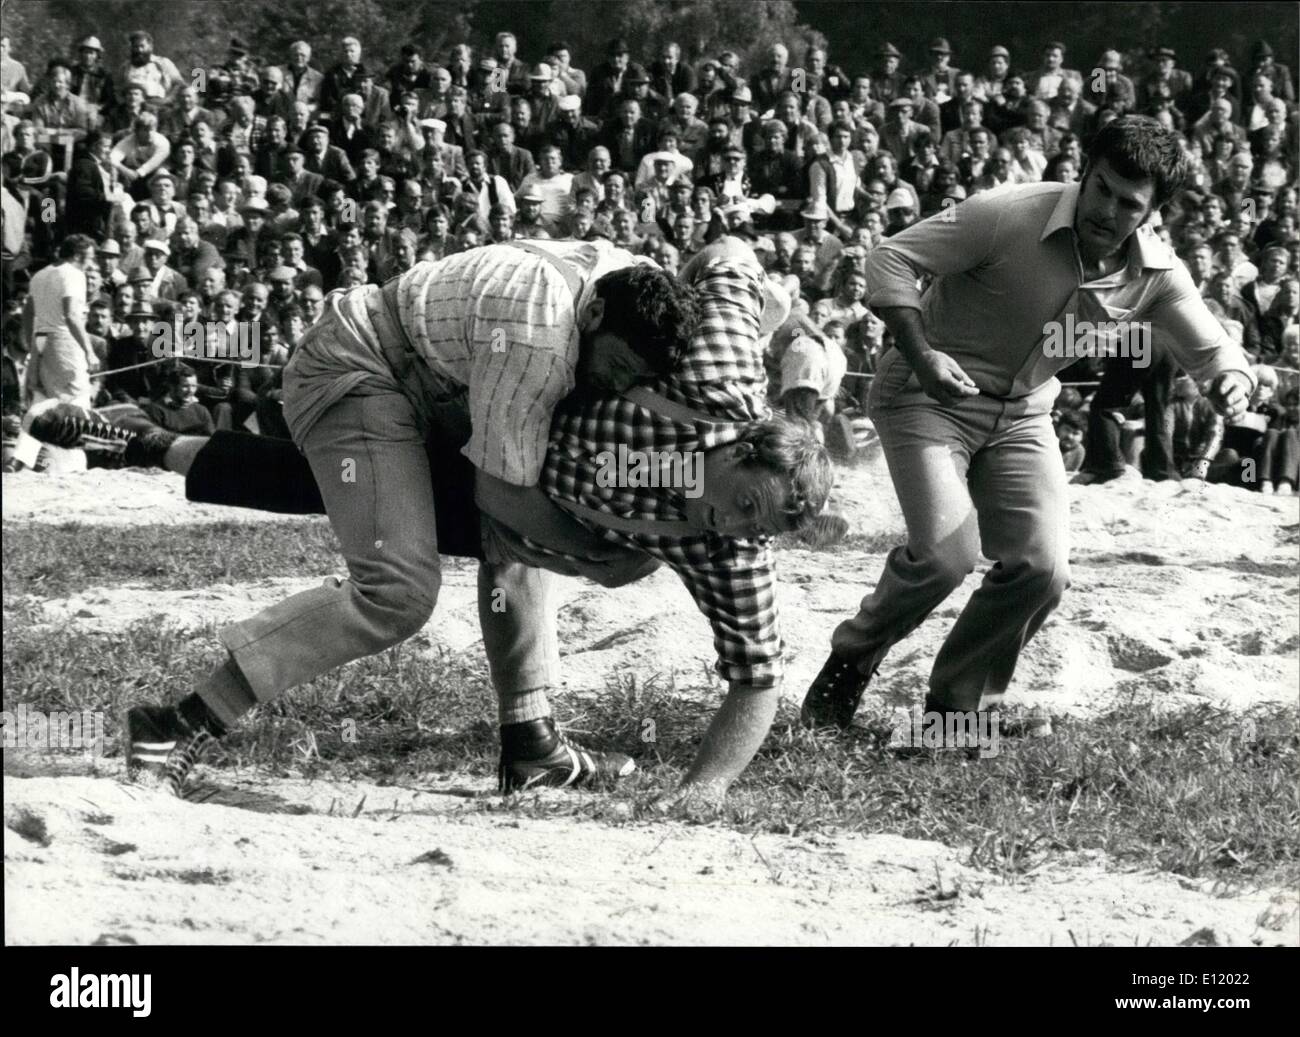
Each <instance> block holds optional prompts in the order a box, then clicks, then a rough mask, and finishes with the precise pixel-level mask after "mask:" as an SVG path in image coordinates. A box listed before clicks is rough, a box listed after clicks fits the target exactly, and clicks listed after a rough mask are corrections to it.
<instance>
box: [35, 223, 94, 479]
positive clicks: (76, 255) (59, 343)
mask: <svg viewBox="0 0 1300 1037" xmlns="http://www.w3.org/2000/svg"><path fill="white" fill-rule="evenodd" d="M94 263H95V239H94V238H91V237H89V236H88V235H85V234H71V235H69V236H68V237H66V238H64V239H63V241H62V242H60V243H59V249H58V262H56V263H53V264H51V265H50V266H47V267H45V268H44V269H42V270H39V271H37V272H36V273H35V274H33V275H32V279H31V287H30V289H29V294H28V296H27V300H26V302H25V303H24V304H23V338H24V340H25V341H26V342H27V343H28V347H29V352H28V355H29V357H30V358H31V359H30V360H29V361H28V365H27V376H26V381H27V393H28V398H29V399H30V400H31V401H32V403H33V404H37V403H41V402H43V401H47V400H50V401H57V402H60V403H72V404H75V405H76V406H79V407H84V408H88V407H89V406H90V403H91V399H92V397H93V395H94V388H93V386H92V384H91V381H90V373H91V370H92V369H93V368H94V367H97V366H98V358H97V357H96V356H95V353H94V348H93V346H92V345H91V340H90V336H89V335H88V334H87V333H86V324H85V321H86V271H87V270H89V269H90V268H91V267H92V266H93V265H94ZM16 456H17V457H18V458H19V459H20V460H22V461H23V462H24V463H25V464H29V465H30V464H33V463H34V462H35V460H36V458H35V451H34V450H33V449H32V448H31V446H28V447H27V448H26V449H23V448H22V447H21V446H20V448H18V450H17V453H16ZM29 457H30V460H29Z"/></svg>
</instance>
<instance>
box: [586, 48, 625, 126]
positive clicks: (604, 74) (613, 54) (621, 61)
mask: <svg viewBox="0 0 1300 1037" xmlns="http://www.w3.org/2000/svg"><path fill="white" fill-rule="evenodd" d="M630 50H631V48H629V47H628V45H627V40H625V39H622V38H619V39H613V40H610V41H609V45H608V46H607V47H606V48H605V54H606V57H605V60H604V61H602V62H601V63H600V64H599V65H597V66H596V67H595V68H594V69H592V70H591V82H590V84H589V85H588V87H587V95H586V97H584V98H583V110H584V111H585V112H586V114H587V115H588V116H589V117H590V118H592V119H603V118H604V117H605V113H606V111H607V110H608V108H609V105H610V102H611V101H613V100H614V98H615V97H618V96H619V95H620V94H622V93H623V78H624V76H625V75H626V74H627V71H628V65H629V63H630V62H629V58H628V55H629V53H630Z"/></svg>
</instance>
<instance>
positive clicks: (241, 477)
mask: <svg viewBox="0 0 1300 1037" xmlns="http://www.w3.org/2000/svg"><path fill="white" fill-rule="evenodd" d="M459 447H460V444H459V443H455V442H448V441H445V440H442V439H430V440H429V441H428V442H427V443H426V444H425V448H426V450H427V451H428V454H429V467H430V472H431V474H432V479H433V496H434V502H435V504H436V509H435V513H434V514H435V518H436V525H437V532H438V553H439V554H443V555H455V556H457V557H461V558H479V559H481V558H482V557H483V547H482V542H481V539H480V536H479V511H478V507H477V505H475V503H474V466H473V465H472V464H471V463H470V461H469V459H468V458H467V457H465V456H464V455H463V454H462V453H460V449H459ZM185 497H186V499H187V500H191V501H195V502H196V503H199V504H225V505H227V506H228V507H234V508H253V509H255V510H257V511H273V512H277V513H279V514H282V515H324V514H325V504H324V502H323V501H322V500H321V495H320V487H319V486H318V485H317V484H316V477H315V475H313V474H312V470H311V465H310V464H308V463H307V458H306V457H304V456H303V454H302V453H301V452H300V451H299V450H298V448H297V447H296V446H294V444H293V443H292V441H290V440H288V439H273V438H271V437H270V436H255V435H253V434H252V433H250V432H226V431H219V432H216V433H214V434H213V436H212V437H211V438H210V439H209V440H208V441H207V443H206V444H205V445H204V447H203V449H202V450H200V451H199V452H198V454H197V455H195V458H194V463H193V465H191V466H190V470H189V472H188V473H187V474H186V476H185Z"/></svg>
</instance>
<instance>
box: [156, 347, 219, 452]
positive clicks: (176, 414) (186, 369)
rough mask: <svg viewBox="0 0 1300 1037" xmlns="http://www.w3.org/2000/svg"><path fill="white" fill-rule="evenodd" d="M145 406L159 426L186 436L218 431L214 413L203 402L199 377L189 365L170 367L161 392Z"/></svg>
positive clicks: (164, 377)
mask: <svg viewBox="0 0 1300 1037" xmlns="http://www.w3.org/2000/svg"><path fill="white" fill-rule="evenodd" d="M141 409H142V410H143V411H144V412H145V414H146V415H148V417H149V420H150V421H152V422H153V423H154V424H155V425H158V426H160V427H161V428H165V429H168V430H169V431H171V432H177V433H180V434H181V435H183V436H210V435H212V433H213V432H214V431H216V426H215V425H214V424H213V422H212V415H211V414H210V413H209V412H208V409H207V408H206V407H204V406H203V404H201V403H200V402H199V377H198V375H197V374H196V373H195V371H194V368H192V367H190V366H189V365H188V364H182V363H178V364H175V365H173V366H170V367H169V368H168V369H167V372H166V374H165V375H164V376H163V384H162V392H161V394H160V395H159V396H158V397H157V398H156V399H153V400H148V401H145V402H143V403H142V404H141Z"/></svg>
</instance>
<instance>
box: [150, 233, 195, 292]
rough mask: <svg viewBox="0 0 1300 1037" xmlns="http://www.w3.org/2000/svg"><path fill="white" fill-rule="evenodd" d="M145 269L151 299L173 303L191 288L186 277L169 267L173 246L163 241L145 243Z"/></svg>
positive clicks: (151, 240)
mask: <svg viewBox="0 0 1300 1037" xmlns="http://www.w3.org/2000/svg"><path fill="white" fill-rule="evenodd" d="M143 247H144V268H145V270H146V271H147V272H148V274H149V298H151V299H156V300H158V301H160V302H167V303H173V302H175V301H176V300H177V299H179V298H180V295H181V292H183V291H185V290H186V289H187V288H189V284H188V283H187V282H186V280H185V278H184V276H183V275H182V274H181V273H180V271H178V270H174V269H172V267H171V266H170V265H168V259H169V258H170V257H171V254H172V250H171V246H170V245H168V244H167V242H166V241H163V240H161V239H154V238H150V239H149V240H147V241H145V242H144V246H143Z"/></svg>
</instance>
